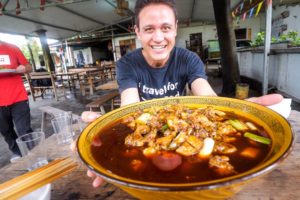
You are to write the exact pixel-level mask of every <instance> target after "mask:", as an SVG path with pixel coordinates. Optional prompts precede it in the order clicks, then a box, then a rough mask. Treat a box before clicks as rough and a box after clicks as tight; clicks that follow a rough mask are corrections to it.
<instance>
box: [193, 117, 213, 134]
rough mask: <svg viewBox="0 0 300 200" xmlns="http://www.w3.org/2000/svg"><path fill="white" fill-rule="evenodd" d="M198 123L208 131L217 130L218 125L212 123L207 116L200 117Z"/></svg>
mask: <svg viewBox="0 0 300 200" xmlns="http://www.w3.org/2000/svg"><path fill="white" fill-rule="evenodd" d="M197 121H198V122H199V123H200V125H201V126H202V127H203V128H204V129H205V130H207V131H213V130H214V129H215V128H216V124H215V123H213V122H212V121H210V120H209V119H208V118H207V117H206V116H204V115H199V116H198V117H197Z"/></svg>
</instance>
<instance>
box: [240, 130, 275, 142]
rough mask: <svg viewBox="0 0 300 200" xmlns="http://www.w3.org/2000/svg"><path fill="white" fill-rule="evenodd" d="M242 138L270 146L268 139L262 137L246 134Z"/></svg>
mask: <svg viewBox="0 0 300 200" xmlns="http://www.w3.org/2000/svg"><path fill="white" fill-rule="evenodd" d="M244 137H246V138H249V139H251V140H254V141H256V142H260V143H263V144H271V140H270V138H266V137H263V136H259V135H255V134H253V133H250V132H246V133H245V134H244Z"/></svg>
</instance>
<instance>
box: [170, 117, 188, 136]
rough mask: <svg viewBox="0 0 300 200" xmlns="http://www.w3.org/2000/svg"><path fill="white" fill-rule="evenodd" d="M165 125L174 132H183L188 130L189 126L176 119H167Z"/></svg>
mask: <svg viewBox="0 0 300 200" xmlns="http://www.w3.org/2000/svg"><path fill="white" fill-rule="evenodd" d="M167 124H168V126H169V128H170V129H171V130H174V131H176V132H179V131H184V130H186V129H187V128H188V126H189V124H188V123H187V122H186V121H184V120H182V119H178V118H176V117H175V118H167Z"/></svg>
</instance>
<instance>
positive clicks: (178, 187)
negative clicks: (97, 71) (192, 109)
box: [77, 96, 295, 191]
mask: <svg viewBox="0 0 300 200" xmlns="http://www.w3.org/2000/svg"><path fill="white" fill-rule="evenodd" d="M185 98H186V99H190V98H195V99H199V98H210V99H224V100H226V101H232V102H239V103H241V102H242V103H243V104H245V105H248V106H252V107H258V108H259V109H262V110H264V111H266V112H271V113H273V114H275V115H277V117H279V118H280V119H281V120H282V121H283V122H284V123H286V125H288V126H289V130H290V131H289V133H290V140H289V145H288V146H287V147H286V148H285V150H284V152H283V153H282V154H281V155H280V156H278V157H277V159H275V160H274V161H273V162H272V163H269V164H268V165H266V164H262V165H259V166H257V167H254V168H253V169H251V170H248V171H246V172H243V173H239V174H237V175H234V176H230V177H226V178H221V179H216V180H212V181H205V182H194V183H176V184H171V183H154V182H145V181H137V180H133V179H129V178H125V177H121V176H118V175H115V174H109V173H104V172H101V171H98V170H97V169H95V167H93V166H91V165H90V163H88V162H87V161H86V160H85V159H84V157H83V156H82V153H81V150H80V148H79V146H80V143H82V141H83V140H84V136H85V135H87V134H88V132H89V131H90V130H91V129H93V127H94V126H96V124H97V123H98V122H99V121H101V120H103V119H105V118H106V117H108V116H110V115H112V114H114V113H116V112H120V111H122V110H124V109H127V108H129V107H133V106H138V105H142V104H145V103H151V102H157V101H164V100H165V99H166V98H161V99H152V100H147V101H143V102H138V103H133V104H130V105H127V106H123V107H120V108H118V109H115V110H113V111H110V112H108V113H106V114H104V115H102V116H100V117H99V118H98V119H96V120H95V121H94V122H92V123H91V124H89V125H88V126H87V127H86V128H85V129H84V130H83V131H82V133H81V134H80V136H79V137H78V139H77V152H78V155H79V157H80V159H81V160H82V162H83V163H84V164H85V165H86V166H87V167H88V169H89V170H91V171H93V172H94V173H96V174H97V175H98V176H100V177H102V178H103V179H104V180H106V181H108V182H110V183H115V184H118V185H123V186H128V187H132V188H138V189H143V190H151V191H193V190H209V189H214V188H218V187H224V186H228V185H232V184H235V183H239V182H240V183H242V182H244V181H247V180H250V179H253V178H255V177H258V176H261V175H263V174H266V173H268V172H270V171H271V170H273V169H274V168H275V167H277V166H278V165H279V164H280V163H281V162H282V161H283V160H284V159H285V158H286V157H287V156H288V155H289V154H290V152H291V151H292V149H293V146H294V143H295V135H294V132H293V130H292V128H291V125H290V123H289V122H288V121H287V119H285V118H284V117H283V116H281V115H280V114H278V113H277V112H275V111H273V110H271V109H269V108H267V107H265V106H262V105H259V104H256V103H253V102H250V101H244V100H239V99H233V98H228V97H204V96H184V97H183V96H180V97H168V99H174V100H176V99H185ZM254 169H255V170H254ZM112 175H113V176H112Z"/></svg>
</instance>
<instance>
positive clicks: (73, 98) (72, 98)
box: [0, 72, 300, 168]
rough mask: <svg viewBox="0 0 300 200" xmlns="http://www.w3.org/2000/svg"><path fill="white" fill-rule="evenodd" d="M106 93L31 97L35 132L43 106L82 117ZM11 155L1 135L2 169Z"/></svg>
mask: <svg viewBox="0 0 300 200" xmlns="http://www.w3.org/2000/svg"><path fill="white" fill-rule="evenodd" d="M209 74H210V75H213V76H209V78H208V81H209V82H210V84H211V86H212V87H213V88H214V90H215V91H216V93H217V94H220V93H221V90H222V79H221V78H220V77H218V76H215V73H214V72H213V73H209ZM104 93H105V92H97V93H96V94H94V95H92V96H89V95H87V96H86V97H83V96H81V94H80V93H79V92H78V90H76V92H75V93H74V92H70V91H67V95H66V98H63V97H62V98H61V99H59V101H55V99H54V98H53V96H52V95H51V93H49V94H48V95H47V96H46V97H45V98H44V99H41V98H38V99H37V100H36V101H35V102H34V101H32V98H31V97H30V98H29V99H30V109H31V119H32V121H31V124H32V128H33V129H34V130H40V128H41V116H42V113H41V111H40V110H39V107H41V106H53V107H56V108H59V109H62V110H64V111H72V112H73V113H74V114H77V115H80V114H81V113H82V112H83V111H84V110H86V108H85V105H86V104H88V103H89V102H91V101H92V100H94V99H96V98H98V97H100V96H101V95H103V94H104ZM250 96H257V92H255V91H251V90H250ZM105 107H106V108H107V109H109V108H110V105H109V104H107V105H105ZM292 109H295V110H298V111H300V104H299V103H296V102H293V103H292ZM46 122H47V123H46V129H45V134H46V137H47V136H50V135H51V134H53V129H52V126H51V124H50V119H47V120H46ZM10 156H11V153H10V151H9V150H8V147H7V144H6V143H5V141H4V139H3V137H2V136H1V135H0V168H1V167H3V166H4V165H6V164H8V163H9V159H10Z"/></svg>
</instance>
